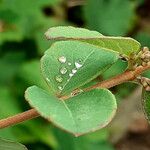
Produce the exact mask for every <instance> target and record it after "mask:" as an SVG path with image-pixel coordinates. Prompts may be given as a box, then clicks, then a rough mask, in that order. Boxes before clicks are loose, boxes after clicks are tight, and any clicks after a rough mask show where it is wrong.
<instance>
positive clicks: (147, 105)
mask: <svg viewBox="0 0 150 150" xmlns="http://www.w3.org/2000/svg"><path fill="white" fill-rule="evenodd" d="M142 100H143V108H144V112H145V115H146V117H147V119H148V120H150V91H145V90H144V89H143V94H142Z"/></svg>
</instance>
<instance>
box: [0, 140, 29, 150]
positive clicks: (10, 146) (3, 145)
mask: <svg viewBox="0 0 150 150" xmlns="http://www.w3.org/2000/svg"><path fill="white" fill-rule="evenodd" d="M0 150H27V148H26V147H25V146H24V145H22V144H20V143H16V142H12V141H8V140H4V139H1V138H0Z"/></svg>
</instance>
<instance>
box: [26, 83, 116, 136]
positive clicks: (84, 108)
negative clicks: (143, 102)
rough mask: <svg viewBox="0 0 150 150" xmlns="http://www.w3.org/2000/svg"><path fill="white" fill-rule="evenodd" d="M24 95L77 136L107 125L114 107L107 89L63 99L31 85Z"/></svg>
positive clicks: (58, 124) (32, 104)
mask: <svg viewBox="0 0 150 150" xmlns="http://www.w3.org/2000/svg"><path fill="white" fill-rule="evenodd" d="M93 96H94V97H93ZM25 97H26V100H28V102H29V103H30V105H31V106H32V107H34V108H35V109H36V110H37V111H38V112H39V113H40V114H41V116H43V117H45V118H46V119H48V120H49V121H51V122H52V123H54V124H55V125H56V126H58V127H60V128H62V129H64V130H66V131H68V132H71V133H73V134H75V135H76V136H79V135H82V134H85V133H87V132H91V131H95V130H98V129H100V128H103V127H104V126H106V125H107V124H108V123H109V122H110V121H111V119H112V117H113V116H114V114H115V111H116V108H117V106H116V100H115V97H114V96H113V94H112V93H111V92H110V91H108V90H106V89H97V90H92V91H89V92H85V93H81V94H79V95H77V96H74V97H72V98H69V99H68V100H66V101H64V100H59V99H57V98H56V97H54V96H52V95H50V94H48V93H47V92H46V91H44V90H42V89H40V88H38V87H36V86H33V87H30V88H28V89H27V91H26V94H25ZM89 122H90V123H89Z"/></svg>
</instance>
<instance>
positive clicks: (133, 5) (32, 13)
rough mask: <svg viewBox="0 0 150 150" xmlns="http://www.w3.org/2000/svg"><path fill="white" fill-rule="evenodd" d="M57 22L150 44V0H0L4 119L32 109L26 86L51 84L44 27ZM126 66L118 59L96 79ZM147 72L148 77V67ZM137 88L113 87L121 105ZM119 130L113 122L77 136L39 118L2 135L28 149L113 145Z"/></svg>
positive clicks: (0, 107)
mask: <svg viewBox="0 0 150 150" xmlns="http://www.w3.org/2000/svg"><path fill="white" fill-rule="evenodd" d="M58 25H73V26H77V27H85V28H89V29H92V30H97V31H99V32H100V33H102V34H104V35H113V36H130V37H133V38H135V39H137V40H138V41H139V42H141V44H142V46H150V1H149V0H24V1H23V0H0V118H5V117H8V116H11V115H14V114H16V113H19V112H22V111H25V110H27V109H29V108H30V107H29V105H28V104H27V102H26V101H25V100H24V91H25V89H26V88H27V87H28V86H30V85H34V84H35V85H38V86H40V87H42V88H45V89H48V87H47V85H46V84H45V82H44V80H43V79H42V77H41V74H40V67H39V66H40V62H39V59H40V57H41V56H42V55H43V53H44V51H45V50H46V49H48V48H49V47H50V45H51V42H50V41H46V39H45V37H44V32H45V31H46V30H47V29H48V28H49V27H52V26H58ZM126 67H127V64H126V62H124V61H121V60H119V61H118V62H117V63H116V64H114V65H113V67H111V68H110V69H109V70H108V71H106V72H105V73H104V74H103V75H102V76H101V77H99V78H98V80H102V79H107V78H109V77H112V76H115V75H116V74H118V73H121V72H123V71H124V70H125V69H126ZM145 75H146V76H149V77H150V72H147V73H145ZM135 88H137V87H136V86H135V85H134V84H133V83H130V84H123V85H119V86H117V87H115V88H112V91H113V93H114V94H116V97H117V100H118V103H119V104H120V101H121V100H122V99H124V98H125V97H127V96H128V95H129V94H131V93H132V90H133V89H135ZM115 130H119V129H112V127H111V126H109V127H107V128H105V129H102V130H100V131H97V132H95V133H92V134H88V135H85V136H82V137H79V138H74V137H73V136H72V135H70V134H67V133H65V132H63V131H61V130H60V129H58V128H55V127H54V126H52V125H51V124H50V123H48V122H47V121H45V120H44V119H42V118H38V119H34V120H31V121H27V122H25V123H22V124H19V125H16V126H14V127H10V128H7V129H3V130H0V137H2V138H6V139H11V140H14V141H18V142H21V143H23V144H25V145H26V146H27V147H28V148H29V150H115V149H117V146H116V145H115V144H114V143H113V142H112V141H113V139H112V138H111V136H112V133H113V134H114V135H115V134H116V131H115ZM113 137H114V136H113ZM149 146H150V145H149ZM149 148H150V147H149ZM119 150H121V149H119ZM132 150H134V149H132ZM136 150H137V149H136ZM140 150H142V149H140Z"/></svg>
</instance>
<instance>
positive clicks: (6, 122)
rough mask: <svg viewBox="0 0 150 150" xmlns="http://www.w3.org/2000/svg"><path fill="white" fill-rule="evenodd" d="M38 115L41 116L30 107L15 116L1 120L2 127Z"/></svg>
mask: <svg viewBox="0 0 150 150" xmlns="http://www.w3.org/2000/svg"><path fill="white" fill-rule="evenodd" d="M38 116H40V115H39V114H38V112H37V111H36V110H35V109H30V110H28V111H25V112H23V113H20V114H17V115H15V116H12V117H8V118H6V119H2V120H0V129H2V128H6V127H9V126H12V125H16V124H18V123H21V122H23V121H26V120H30V119H33V118H36V117H38Z"/></svg>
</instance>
